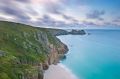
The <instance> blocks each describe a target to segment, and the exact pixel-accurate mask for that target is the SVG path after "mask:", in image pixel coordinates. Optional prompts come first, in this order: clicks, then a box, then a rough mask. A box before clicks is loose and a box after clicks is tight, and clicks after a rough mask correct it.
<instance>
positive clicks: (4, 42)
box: [0, 21, 60, 79]
mask: <svg viewBox="0 0 120 79" xmlns="http://www.w3.org/2000/svg"><path fill="white" fill-rule="evenodd" d="M51 30H52V29H44V28H36V27H32V26H29V25H24V24H20V23H13V22H6V21H0V79H20V78H19V75H20V74H23V73H24V72H27V73H34V71H35V70H36V69H35V68H34V67H33V65H36V64H39V63H41V62H44V61H45V60H46V58H47V55H48V53H49V46H48V45H49V44H53V45H54V46H56V47H57V46H59V43H60V41H59V40H58V39H57V38H56V37H55V36H54V35H52V33H51V32H50V31H51Z"/></svg>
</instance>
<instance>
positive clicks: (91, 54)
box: [58, 30, 120, 79]
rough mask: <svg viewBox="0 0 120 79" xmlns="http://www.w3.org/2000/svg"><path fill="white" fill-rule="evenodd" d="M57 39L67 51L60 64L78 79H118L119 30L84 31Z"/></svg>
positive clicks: (119, 72) (119, 56)
mask: <svg viewBox="0 0 120 79" xmlns="http://www.w3.org/2000/svg"><path fill="white" fill-rule="evenodd" d="M85 31H86V32H87V33H90V34H89V35H88V34H86V35H62V36H58V38H59V39H60V40H61V41H62V42H63V43H65V44H66V45H67V46H68V48H69V51H68V53H67V54H66V56H67V58H66V59H65V60H63V61H62V62H61V63H62V64H64V65H65V66H66V67H67V68H69V69H70V70H71V71H72V73H74V74H75V75H76V76H77V77H78V79H120V30H85Z"/></svg>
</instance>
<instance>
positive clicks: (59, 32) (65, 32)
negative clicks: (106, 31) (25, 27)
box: [50, 29, 86, 36]
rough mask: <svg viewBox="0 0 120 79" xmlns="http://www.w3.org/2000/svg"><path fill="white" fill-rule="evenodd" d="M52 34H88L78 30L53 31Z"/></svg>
mask: <svg viewBox="0 0 120 79" xmlns="http://www.w3.org/2000/svg"><path fill="white" fill-rule="evenodd" d="M50 32H51V33H53V34H54V35H55V36H59V35H69V34H71V35H85V34H86V32H85V31H84V30H77V29H72V30H70V29H67V30H62V29H52V30H51V31H50Z"/></svg>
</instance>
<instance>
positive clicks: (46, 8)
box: [0, 0, 120, 28]
mask: <svg viewBox="0 0 120 79" xmlns="http://www.w3.org/2000/svg"><path fill="white" fill-rule="evenodd" d="M0 20H2V21H13V22H19V23H24V24H29V25H33V26H37V27H55V28H56V27H57V28H59V27H63V28H74V27H78V28H79V27H88V28H92V27H97V28H101V27H102V28H109V27H113V28H118V27H119V28H120V0H0Z"/></svg>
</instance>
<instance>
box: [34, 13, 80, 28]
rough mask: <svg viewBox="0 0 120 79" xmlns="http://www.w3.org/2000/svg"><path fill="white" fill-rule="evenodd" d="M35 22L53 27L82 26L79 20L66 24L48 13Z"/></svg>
mask: <svg viewBox="0 0 120 79" xmlns="http://www.w3.org/2000/svg"><path fill="white" fill-rule="evenodd" d="M35 24H36V25H37V26H39V25H43V26H50V27H51V26H52V27H75V26H76V27H79V26H81V24H80V23H77V22H72V23H69V24H66V23H65V22H64V21H56V20H54V19H53V18H51V17H50V16H48V15H44V16H43V18H39V19H38V20H37V22H36V23H35Z"/></svg>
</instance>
